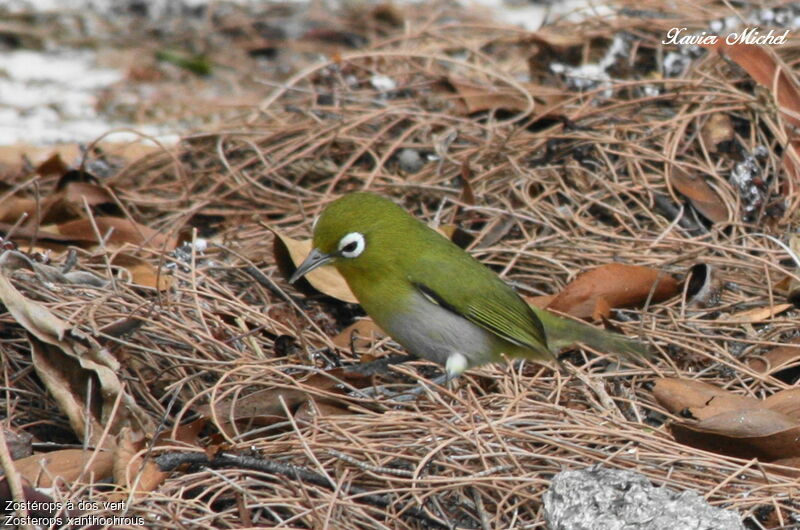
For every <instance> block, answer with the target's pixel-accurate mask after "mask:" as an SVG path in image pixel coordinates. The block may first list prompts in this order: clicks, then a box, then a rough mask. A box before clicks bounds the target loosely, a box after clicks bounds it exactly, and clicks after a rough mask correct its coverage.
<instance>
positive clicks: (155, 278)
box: [111, 253, 174, 291]
mask: <svg viewBox="0 0 800 530" xmlns="http://www.w3.org/2000/svg"><path fill="white" fill-rule="evenodd" d="M111 263H112V265H116V266H118V267H122V268H124V269H125V270H127V271H128V272H129V273H130V275H131V281H132V282H133V283H135V284H136V285H141V286H142V287H150V288H152V289H158V290H159V291H164V290H166V289H169V288H170V287H172V284H173V281H174V278H173V277H172V276H171V275H170V274H167V273H166V272H165V271H163V270H159V268H158V267H157V266H156V265H154V264H153V263H151V262H149V261H147V260H144V259H142V258H138V257H136V256H132V255H130V254H123V253H119V254H116V255H115V256H114V257H113V258H112V260H111Z"/></svg>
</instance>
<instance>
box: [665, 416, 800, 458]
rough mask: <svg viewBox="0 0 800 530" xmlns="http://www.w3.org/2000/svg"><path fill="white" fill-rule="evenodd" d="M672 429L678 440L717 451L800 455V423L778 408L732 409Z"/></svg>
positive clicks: (765, 455) (744, 454)
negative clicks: (776, 409)
mask: <svg viewBox="0 0 800 530" xmlns="http://www.w3.org/2000/svg"><path fill="white" fill-rule="evenodd" d="M670 430H671V431H672V434H673V436H675V439H676V440H677V441H678V442H680V443H682V444H685V445H689V446H692V447H697V448H698V449H703V450H706V451H711V452H713V453H719V454H724V455H729V456H735V457H738V458H747V459H750V458H758V459H759V460H762V461H766V462H769V461H772V460H777V459H780V458H790V457H798V456H800V443H798V440H800V424H798V422H797V421H796V420H795V419H794V418H791V417H789V416H786V415H785V414H781V413H780V412H775V411H774V410H769V409H764V408H757V409H748V410H734V411H728V412H723V413H721V414H717V415H716V416H713V417H711V418H707V419H705V420H703V421H700V422H698V423H697V424H693V425H689V424H680V423H673V424H672V425H670Z"/></svg>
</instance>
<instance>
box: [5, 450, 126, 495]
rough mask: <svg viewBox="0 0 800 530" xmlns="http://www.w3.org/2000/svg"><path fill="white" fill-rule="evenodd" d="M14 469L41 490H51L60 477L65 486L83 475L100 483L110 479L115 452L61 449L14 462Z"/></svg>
mask: <svg viewBox="0 0 800 530" xmlns="http://www.w3.org/2000/svg"><path fill="white" fill-rule="evenodd" d="M14 467H15V468H16V469H17V471H18V472H19V474H20V475H21V476H22V477H23V478H25V480H27V481H28V482H30V483H31V484H32V485H34V486H36V487H40V488H50V487H52V486H53V484H54V483H55V482H56V480H57V479H59V478H60V479H61V480H62V481H63V482H64V483H66V484H71V483H73V482H75V481H76V480H77V479H78V478H80V477H81V476H83V477H85V478H86V480H87V482H89V479H90V478H92V479H93V480H94V481H95V482H99V481H101V480H102V479H105V478H108V477H110V476H111V473H112V468H113V453H112V452H111V451H106V450H102V449H98V450H96V451H84V450H82V449H62V450H60V451H52V452H50V453H41V454H36V455H32V456H29V457H27V458H22V459H20V460H15V461H14Z"/></svg>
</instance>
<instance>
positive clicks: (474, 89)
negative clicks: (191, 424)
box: [447, 76, 533, 114]
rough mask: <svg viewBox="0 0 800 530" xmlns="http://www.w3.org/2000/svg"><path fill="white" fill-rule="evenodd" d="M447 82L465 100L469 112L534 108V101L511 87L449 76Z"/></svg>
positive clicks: (523, 110) (529, 109) (528, 109)
mask: <svg viewBox="0 0 800 530" xmlns="http://www.w3.org/2000/svg"><path fill="white" fill-rule="evenodd" d="M447 82H448V83H449V84H450V85H451V86H452V87H453V88H454V89H455V91H456V92H457V93H458V95H459V97H460V98H461V100H462V101H463V102H464V105H465V107H466V111H467V114H473V113H475V112H482V111H486V110H493V109H507V110H514V111H519V112H527V111H531V110H533V104H532V103H533V102H532V101H529V100H528V99H527V98H526V97H524V96H522V95H521V94H520V93H519V91H518V90H514V89H513V88H511V87H505V88H502V89H501V88H498V87H496V86H487V85H481V84H478V83H475V82H473V81H468V80H466V79H456V78H454V77H453V76H450V77H448V79H447Z"/></svg>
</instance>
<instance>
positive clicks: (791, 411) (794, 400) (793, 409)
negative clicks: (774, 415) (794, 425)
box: [763, 388, 800, 423]
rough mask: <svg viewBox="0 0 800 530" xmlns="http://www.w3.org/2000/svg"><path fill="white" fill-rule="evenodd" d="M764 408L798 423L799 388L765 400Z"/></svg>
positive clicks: (799, 410) (779, 393) (773, 395)
mask: <svg viewBox="0 0 800 530" xmlns="http://www.w3.org/2000/svg"><path fill="white" fill-rule="evenodd" d="M763 403H764V407H766V408H768V409H770V410H774V411H775V412H780V413H781V414H784V415H786V416H788V417H790V418H793V419H794V420H795V421H797V422H798V423H800V388H789V389H786V390H781V391H780V392H776V393H774V394H772V395H771V396H769V397H768V398H766V399H765V400H764V401H763Z"/></svg>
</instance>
